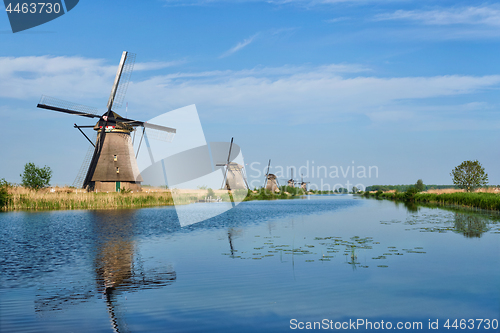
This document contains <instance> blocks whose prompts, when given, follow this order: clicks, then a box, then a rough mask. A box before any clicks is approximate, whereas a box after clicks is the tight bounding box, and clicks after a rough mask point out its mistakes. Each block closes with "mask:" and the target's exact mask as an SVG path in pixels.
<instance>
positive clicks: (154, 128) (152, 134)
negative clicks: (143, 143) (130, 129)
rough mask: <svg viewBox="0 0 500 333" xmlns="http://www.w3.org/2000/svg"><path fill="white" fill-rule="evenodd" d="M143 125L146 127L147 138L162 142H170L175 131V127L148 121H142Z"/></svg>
mask: <svg viewBox="0 0 500 333" xmlns="http://www.w3.org/2000/svg"><path fill="white" fill-rule="evenodd" d="M143 126H144V128H145V129H146V134H147V136H148V138H150V139H155V140H159V141H164V142H172V140H173V139H174V136H175V133H176V132H177V131H176V129H175V128H171V127H166V126H160V125H155V124H150V123H143Z"/></svg>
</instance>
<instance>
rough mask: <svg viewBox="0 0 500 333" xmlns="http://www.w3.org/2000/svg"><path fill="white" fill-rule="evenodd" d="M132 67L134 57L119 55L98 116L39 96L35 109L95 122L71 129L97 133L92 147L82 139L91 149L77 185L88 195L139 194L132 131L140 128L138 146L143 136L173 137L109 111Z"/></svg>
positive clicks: (161, 128)
mask: <svg viewBox="0 0 500 333" xmlns="http://www.w3.org/2000/svg"><path fill="white" fill-rule="evenodd" d="M134 63H135V54H133V53H129V52H126V51H125V52H123V54H122V58H121V61H120V65H119V66H118V71H117V73H116V77H115V81H114V84H113V87H112V89H111V94H110V96H109V100H108V105H107V111H106V112H105V113H104V114H102V115H101V114H99V112H98V111H97V109H95V108H92V107H87V106H83V105H80V104H75V103H71V102H66V101H62V100H59V99H55V98H51V97H47V96H42V99H41V100H40V103H38V105H37V106H38V107H39V108H43V109H48V110H53V111H59V112H64V113H69V114H74V115H78V116H82V117H87V118H98V119H99V120H98V122H97V124H95V126H94V125H89V126H78V125H76V124H75V126H74V127H75V128H78V129H79V130H80V132H81V133H82V134H83V135H85V133H84V132H83V131H82V130H81V129H82V128H93V129H94V130H95V131H96V132H97V139H96V141H95V143H94V142H92V140H90V139H89V138H88V136H87V135H85V137H86V138H87V140H89V141H90V143H91V144H92V145H93V146H94V148H93V152H92V158H90V156H89V158H88V159H86V161H87V163H88V167H87V166H86V165H84V166H82V170H83V171H84V172H85V173H84V174H85V177H84V178H83V177H82V178H83V182H82V184H81V185H82V187H83V188H84V189H87V190H89V191H96V192H100V191H106V192H110V191H120V189H122V188H125V189H130V190H135V191H137V190H140V189H141V182H142V181H143V180H142V177H141V175H140V173H139V168H138V166H137V161H136V155H134V148H133V145H132V138H131V135H130V133H131V132H133V131H135V130H136V128H137V127H143V131H142V136H141V141H140V143H142V139H143V136H144V135H149V136H150V137H154V138H156V139H159V140H162V141H167V142H170V141H171V140H172V139H173V136H174V135H175V133H176V130H175V129H173V128H169V127H165V126H159V125H154V124H149V123H147V122H144V121H140V120H133V119H128V118H124V117H122V116H120V115H119V114H118V113H116V112H114V111H113V110H112V108H113V107H120V106H121V104H122V102H123V98H124V96H125V92H126V90H127V86H128V82H129V80H130V75H131V73H132V69H133V66H134ZM146 129H147V131H146ZM140 143H139V149H140ZM137 153H138V152H137ZM84 163H85V162H84ZM82 175H83V174H82Z"/></svg>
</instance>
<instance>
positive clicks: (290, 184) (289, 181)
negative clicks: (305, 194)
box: [287, 168, 297, 187]
mask: <svg viewBox="0 0 500 333" xmlns="http://www.w3.org/2000/svg"><path fill="white" fill-rule="evenodd" d="M290 172H291V176H290V177H291V178H290V179H289V180H288V181H287V186H290V187H295V184H296V183H297V181H295V180H294V179H293V168H291V169H290Z"/></svg>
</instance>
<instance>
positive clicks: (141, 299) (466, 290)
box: [0, 196, 500, 332]
mask: <svg viewBox="0 0 500 333" xmlns="http://www.w3.org/2000/svg"><path fill="white" fill-rule="evenodd" d="M214 204H216V203H211V204H210V203H209V204H197V205H214ZM498 220H499V217H498V215H495V214H493V213H478V212H468V211H457V210H450V209H436V208H426V207H417V208H416V207H413V208H410V209H407V208H405V206H404V205H397V204H394V203H393V202H390V201H378V200H365V199H358V198H353V197H352V196H313V197H309V198H308V199H303V200H278V201H253V202H245V203H242V204H240V205H239V206H237V207H236V208H235V209H233V210H231V211H229V212H226V213H225V214H222V215H220V216H217V217H215V218H212V219H210V220H207V221H204V222H202V223H198V224H195V225H191V226H189V227H184V228H181V227H180V225H179V222H178V220H177V217H176V213H175V209H173V208H172V207H161V208H148V209H138V210H109V211H53V212H38V213H28V212H12V213H2V214H0V232H1V239H2V242H1V245H0V255H1V259H0V260H1V277H0V282H1V289H0V329H1V330H2V331H5V332H69V331H71V332H88V331H93V332H113V331H119V332H164V331H176V332H177V331H178V332H182V331H185V332H192V331H199V332H207V331H212V332H223V331H230V332H232V331H241V332H244V331H249V332H252V331H257V330H259V331H268V332H278V331H289V330H290V320H291V319H296V320H297V322H299V321H300V322H304V323H306V322H314V321H322V320H323V319H328V320H332V321H333V322H344V321H349V320H353V321H355V320H357V319H360V318H362V319H364V320H371V321H372V322H380V321H381V320H384V322H388V321H389V322H392V323H394V324H396V323H397V322H403V323H406V322H422V323H423V330H421V331H426V330H427V326H428V322H429V320H431V321H435V320H436V319H437V320H439V322H440V325H441V327H440V328H441V329H442V324H443V323H444V322H445V321H446V320H447V319H452V320H455V319H459V320H460V319H466V320H467V319H471V318H483V319H490V320H493V319H497V320H498V318H499V314H500V288H499V281H500V265H499V258H500V246H499V244H500V224H499V223H498ZM360 330H361V329H360ZM452 330H453V329H452ZM484 331H497V330H493V329H490V330H484Z"/></svg>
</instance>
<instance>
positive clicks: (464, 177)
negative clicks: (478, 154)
mask: <svg viewBox="0 0 500 333" xmlns="http://www.w3.org/2000/svg"><path fill="white" fill-rule="evenodd" d="M450 176H453V184H455V185H457V186H458V187H460V188H462V189H465V190H466V191H467V192H473V191H474V190H475V189H476V188H478V187H481V186H484V185H486V184H488V174H487V173H486V172H484V168H483V167H482V165H481V163H479V162H478V161H477V160H476V161H463V162H462V164H460V165H459V166H457V167H455V169H453V171H452V172H451V173H450Z"/></svg>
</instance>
